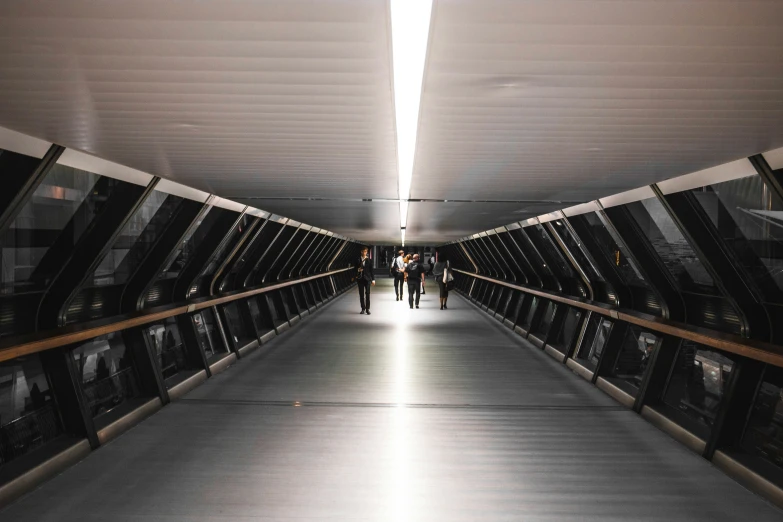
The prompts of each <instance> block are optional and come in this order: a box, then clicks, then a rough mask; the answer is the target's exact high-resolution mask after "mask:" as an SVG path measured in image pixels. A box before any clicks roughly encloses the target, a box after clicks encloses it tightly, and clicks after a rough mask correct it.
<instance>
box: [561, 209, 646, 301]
mask: <svg viewBox="0 0 783 522" xmlns="http://www.w3.org/2000/svg"><path fill="white" fill-rule="evenodd" d="M569 219H582V220H583V222H585V223H586V224H587V225H588V226H589V228H590V232H591V233H592V237H593V239H594V240H595V243H596V244H597V245H598V246H599V247H600V249H601V250H600V253H601V254H602V255H603V256H605V257H606V259H607V260H608V261H609V262H610V263H612V264H613V265H615V266H616V267H617V272H618V273H619V274H620V277H621V278H622V279H623V281H624V282H625V283H627V284H629V285H636V286H641V287H644V288H650V285H648V284H647V281H645V279H644V276H643V275H642V272H641V271H640V270H639V268H638V267H637V266H636V264H635V263H634V261H633V259H632V258H631V257H630V256H629V255H628V252H627V251H626V250H625V248H624V247H623V246H621V245H622V241H620V240H619V238H618V237H616V236H615V235H614V231H613V230H611V229H609V228H607V227H606V226H605V225H604V223H603V222H602V221H601V218H600V217H599V216H598V214H597V213H595V212H589V213H587V214H583V215H582V216H576V217H575V218H569Z"/></svg>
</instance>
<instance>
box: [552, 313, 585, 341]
mask: <svg viewBox="0 0 783 522" xmlns="http://www.w3.org/2000/svg"><path fill="white" fill-rule="evenodd" d="M565 314H566V315H565V318H564V319H563V325H562V327H560V328H558V330H557V332H554V334H553V335H554V338H553V339H552V341H550V343H549V344H551V345H552V346H554V347H556V348H559V349H561V350H568V349H569V348H570V347H571V343H572V342H573V341H574V336H576V335H577V333H578V330H579V324H580V321H581V319H582V314H583V312H582V311H581V310H580V309H578V308H571V307H569V308H568V310H566V313H565Z"/></svg>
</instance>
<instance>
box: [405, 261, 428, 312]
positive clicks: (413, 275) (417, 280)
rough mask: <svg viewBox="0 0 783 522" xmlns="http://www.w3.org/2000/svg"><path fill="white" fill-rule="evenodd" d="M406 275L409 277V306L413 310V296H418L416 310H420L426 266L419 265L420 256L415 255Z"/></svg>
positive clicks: (406, 270)
mask: <svg viewBox="0 0 783 522" xmlns="http://www.w3.org/2000/svg"><path fill="white" fill-rule="evenodd" d="M405 275H407V276H408V304H409V305H410V307H411V308H413V295H414V294H416V308H418V307H419V299H421V289H422V287H423V286H424V266H423V265H422V264H421V263H419V254H414V255H413V259H412V260H411V262H410V263H408V266H406V267H405Z"/></svg>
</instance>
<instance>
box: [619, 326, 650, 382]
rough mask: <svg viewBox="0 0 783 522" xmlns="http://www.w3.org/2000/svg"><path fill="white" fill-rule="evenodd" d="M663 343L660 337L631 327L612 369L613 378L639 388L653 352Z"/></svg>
mask: <svg viewBox="0 0 783 522" xmlns="http://www.w3.org/2000/svg"><path fill="white" fill-rule="evenodd" d="M660 341H661V338H660V337H659V336H658V335H655V334H653V333H651V332H647V331H645V330H643V329H642V328H641V327H639V326H636V325H630V326H629V327H628V329H627V330H626V332H625V337H624V338H623V344H622V346H621V347H620V352H619V353H618V355H617V360H616V361H615V363H614V366H613V368H612V377H614V378H616V379H619V380H621V381H623V382H626V383H628V384H630V385H631V386H633V387H634V388H637V389H638V388H639V387H640V386H641V384H642V379H643V378H644V373H645V371H646V370H647V364H648V363H649V362H650V357H651V356H652V354H653V350H655V347H656V346H657V345H658V343H659V342H660Z"/></svg>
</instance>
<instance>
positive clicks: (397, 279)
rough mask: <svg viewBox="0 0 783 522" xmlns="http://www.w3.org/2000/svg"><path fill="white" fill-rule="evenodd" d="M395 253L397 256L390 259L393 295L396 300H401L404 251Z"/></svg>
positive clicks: (403, 282)
mask: <svg viewBox="0 0 783 522" xmlns="http://www.w3.org/2000/svg"><path fill="white" fill-rule="evenodd" d="M397 254H398V256H397V257H395V258H394V261H392V267H393V269H394V297H395V298H396V299H395V300H396V301H402V288H403V286H404V285H405V259H404V257H403V255H404V254H405V252H403V251H402V250H400V251H399V252H397Z"/></svg>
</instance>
